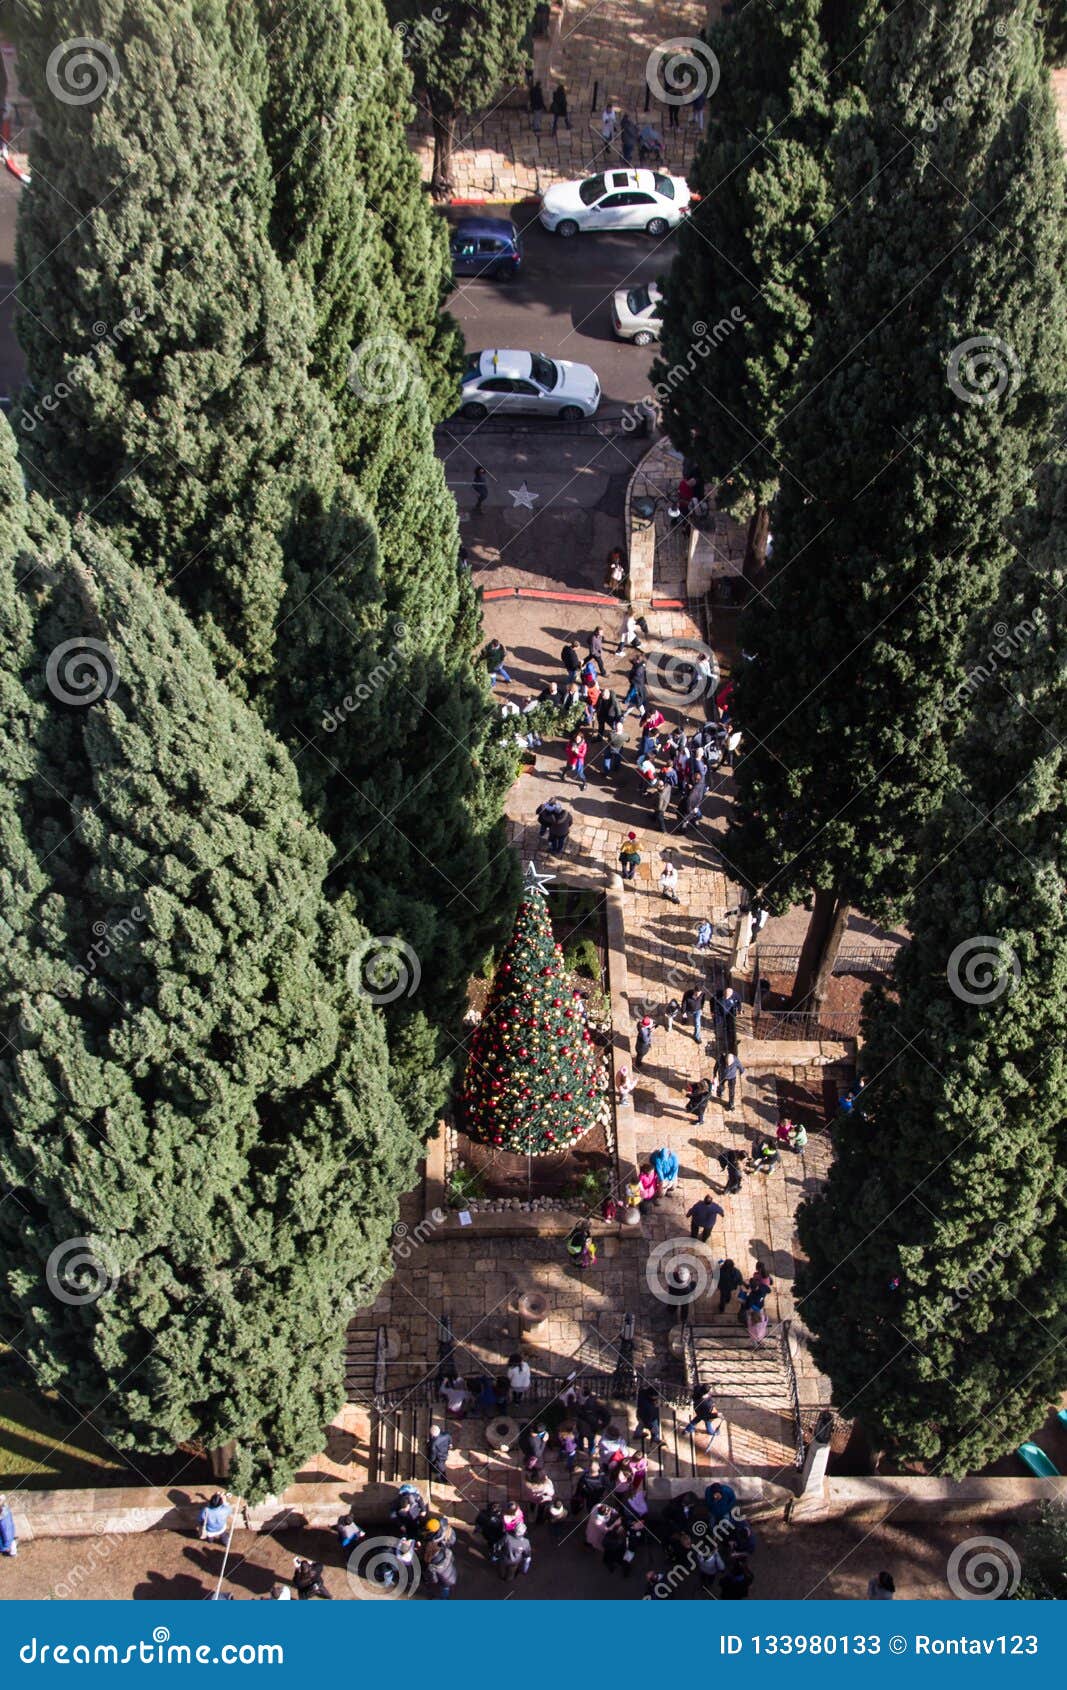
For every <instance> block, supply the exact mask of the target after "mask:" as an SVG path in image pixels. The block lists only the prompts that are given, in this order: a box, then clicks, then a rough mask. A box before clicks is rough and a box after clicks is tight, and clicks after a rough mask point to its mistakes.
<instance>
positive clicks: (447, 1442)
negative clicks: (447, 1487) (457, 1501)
mask: <svg viewBox="0 0 1067 1690" xmlns="http://www.w3.org/2000/svg"><path fill="white" fill-rule="evenodd" d="M451 1448H452V1435H451V1433H450V1432H444V1431H442V1430H441V1427H440V1426H439V1425H438V1424H437V1422H436V1421H434V1423H433V1425H432V1426H431V1427H430V1435H429V1437H428V1438H427V1439H426V1445H425V1449H424V1454H425V1456H426V1465H427V1467H428V1468H429V1469H430V1477H431V1478H433V1479H436V1480H437V1482H438V1484H442V1485H443V1484H447V1482H448V1474H447V1473H446V1472H445V1462H446V1461H447V1460H448V1455H449V1451H450V1450H451Z"/></svg>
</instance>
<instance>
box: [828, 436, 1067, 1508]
mask: <svg viewBox="0 0 1067 1690" xmlns="http://www.w3.org/2000/svg"><path fill="white" fill-rule="evenodd" d="M1065 588H1067V457H1065V456H1064V455H1063V452H1062V448H1061V452H1060V456H1059V460H1058V462H1057V463H1056V464H1055V465H1054V467H1053V468H1052V470H1051V471H1050V472H1049V474H1048V476H1047V478H1046V479H1045V480H1044V483H1043V486H1042V496H1041V500H1040V503H1039V507H1038V509H1037V511H1036V512H1034V513H1032V514H1031V516H1030V518H1029V519H1028V523H1027V528H1026V530H1025V531H1024V533H1023V535H1022V537H1021V540H1020V562H1019V564H1018V565H1017V566H1015V567H1013V569H1012V571H1011V576H1010V585H1009V590H1008V592H1007V593H1006V595H1005V597H1004V599H1003V600H1002V602H1001V603H1000V605H999V606H998V607H997V608H996V609H995V610H993V611H991V612H987V613H986V616H985V617H984V618H983V623H984V627H983V629H982V640H983V641H984V644H981V645H978V646H977V648H976V650H975V652H974V653H973V655H972V661H971V666H970V668H969V669H968V668H965V667H961V668H960V670H959V671H958V673H957V685H958V688H959V691H960V694H961V697H967V696H973V698H974V702H975V706H976V708H975V713H974V724H973V727H972V729H971V730H970V732H969V734H968V735H967V737H966V739H965V740H964V742H963V745H962V751H961V755H960V774H959V777H958V785H956V786H954V788H953V789H952V791H951V792H950V793H949V795H948V797H947V799H946V802H945V805H944V807H943V810H942V811H941V813H940V814H939V815H938V817H937V818H936V821H935V823H934V825H933V826H932V828H931V831H930V834H929V836H928V838H927V841H926V856H925V860H926V861H927V863H928V864H929V867H928V869H927V871H926V873H925V874H924V875H923V878H922V880H921V882H920V885H919V890H918V895H917V897H916V899H915V903H914V907H913V911H912V916H911V924H912V929H913V933H914V937H913V939H912V941H911V943H910V945H909V946H908V948H907V949H906V950H905V952H904V953H903V955H902V957H901V959H900V962H899V964H898V967H897V970H896V976H895V979H894V981H893V982H892V986H891V988H890V989H883V990H879V991H877V992H876V993H875V994H874V996H873V997H872V998H871V999H869V1000H868V1012H867V1017H866V1038H865V1043H864V1049H863V1066H864V1070H865V1072H866V1073H867V1074H868V1076H869V1080H868V1084H867V1086H866V1088H865V1090H864V1093H863V1101H862V1108H861V1110H860V1111H859V1112H857V1113H856V1114H854V1115H852V1116H849V1117H848V1118H847V1119H841V1120H839V1121H838V1123H837V1124H836V1126H835V1129H834V1146H835V1152H836V1156H835V1161H834V1164H833V1166H832V1168H831V1171H830V1176H829V1180H828V1183H827V1185H826V1186H825V1188H824V1189H823V1191H822V1192H821V1193H820V1195H819V1196H818V1197H816V1198H814V1199H813V1200H811V1201H810V1202H809V1203H808V1204H807V1205H806V1206H805V1207H804V1208H803V1209H802V1210H801V1212H800V1216H799V1230H800V1238H801V1242H802V1244H803V1246H804V1249H805V1250H806V1251H807V1254H808V1257H809V1261H808V1263H807V1265H806V1266H805V1267H804V1269H803V1271H802V1273H801V1275H800V1278H799V1281H798V1289H799V1291H800V1292H801V1294H802V1302H801V1305H800V1306H801V1309H802V1312H803V1315H804V1319H805V1320H806V1321H807V1323H808V1325H809V1326H810V1327H811V1328H812V1330H813V1332H814V1334H815V1344H814V1349H815V1355H816V1357H817V1359H818V1360H819V1362H820V1364H821V1365H822V1366H823V1367H824V1368H825V1369H826V1371H827V1372H828V1373H829V1375H830V1378H831V1380H832V1382H833V1388H834V1399H833V1400H834V1402H835V1403H836V1404H837V1405H838V1407H839V1409H840V1410H841V1412H843V1413H844V1414H847V1415H849V1416H856V1417H858V1418H859V1419H860V1420H862V1422H863V1424H864V1426H865V1427H866V1428H867V1429H868V1431H869V1432H870V1433H871V1434H872V1435H873V1437H874V1439H875V1441H876V1442H877V1443H879V1444H883V1445H885V1446H887V1447H889V1448H891V1449H892V1450H893V1451H894V1452H895V1453H896V1455H897V1456H898V1457H902V1458H905V1459H912V1460H921V1461H925V1462H930V1463H933V1464H934V1468H935V1470H936V1471H938V1472H944V1473H948V1474H951V1475H959V1474H963V1473H967V1472H974V1471H975V1470H976V1469H978V1468H981V1467H982V1466H984V1465H985V1464H986V1463H987V1462H988V1461H990V1460H993V1459H995V1458H996V1457H997V1456H1000V1455H1003V1454H1005V1453H1006V1451H1008V1450H1009V1449H1012V1448H1014V1447H1015V1445H1016V1444H1017V1443H1018V1441H1019V1438H1020V1436H1025V1435H1026V1434H1027V1433H1028V1432H1030V1431H1032V1430H1033V1429H1034V1428H1035V1427H1036V1426H1037V1425H1039V1424H1040V1421H1041V1419H1042V1417H1043V1414H1044V1412H1045V1405H1046V1404H1047V1403H1049V1402H1053V1401H1056V1400H1058V1399H1059V1396H1060V1393H1061V1389H1062V1385H1063V1360H1062V1348H1063V1343H1064V1340H1065V1338H1067V1172H1065V1166H1064V1128H1063V1099H1064V1088H1065V1084H1067V1074H1065V1067H1064V1051H1063V1024H1064V1018H1065V1016H1067V906H1065V904H1064V896H1063V888H1064V884H1065V882H1067V796H1065V795H1067V755H1065V751H1064V746H1065V745H1067V677H1065V672H1064V665H1063V656H1062V653H1063V646H1064V640H1065V638H1067V618H1065V614H1064V604H1065V602H1067V601H1065V598H1064V589H1065Z"/></svg>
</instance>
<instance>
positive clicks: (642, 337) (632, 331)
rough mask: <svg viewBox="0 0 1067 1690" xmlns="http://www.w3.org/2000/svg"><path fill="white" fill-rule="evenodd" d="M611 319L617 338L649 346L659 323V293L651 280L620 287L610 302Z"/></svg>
mask: <svg viewBox="0 0 1067 1690" xmlns="http://www.w3.org/2000/svg"><path fill="white" fill-rule="evenodd" d="M611 323H612V327H613V328H614V330H615V333H616V334H617V335H618V337H619V339H620V340H632V341H633V343H634V345H635V346H651V344H652V342H653V341H654V340H658V339H659V334H660V329H661V328H662V327H663V294H662V292H661V291H660V289H659V288H658V287H657V286H656V284H655V282H649V283H648V285H647V286H645V285H644V283H642V285H641V286H640V287H636V288H620V289H619V291H618V293H616V295H615V297H614V299H613V300H612V302H611Z"/></svg>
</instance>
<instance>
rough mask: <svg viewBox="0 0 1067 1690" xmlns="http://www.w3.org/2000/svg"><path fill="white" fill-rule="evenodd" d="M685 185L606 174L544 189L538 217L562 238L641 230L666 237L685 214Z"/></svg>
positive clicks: (649, 173)
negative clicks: (598, 231)
mask: <svg viewBox="0 0 1067 1690" xmlns="http://www.w3.org/2000/svg"><path fill="white" fill-rule="evenodd" d="M689 200H690V194H689V184H688V183H687V182H686V181H684V180H683V178H682V177H681V176H668V175H667V173H666V172H665V171H662V170H631V169H629V168H627V169H625V170H606V171H604V172H602V173H601V174H600V175H598V176H586V177H585V179H584V180H583V181H581V182H557V183H556V185H555V186H554V187H552V188H546V189H545V193H544V197H543V199H542V201H541V211H540V218H541V222H542V223H543V224H544V226H545V228H546V229H549V230H554V231H555V233H556V234H557V235H563V236H564V237H567V236H570V235H577V234H578V233H579V231H587V230H590V229H594V230H595V229H643V230H644V231H645V233H646V234H647V235H655V236H661V235H666V234H668V233H669V232H670V230H671V229H674V228H677V226H678V224H679V223H680V222H681V221H682V218H683V217H684V216H685V215H686V213H687V212H688V210H689Z"/></svg>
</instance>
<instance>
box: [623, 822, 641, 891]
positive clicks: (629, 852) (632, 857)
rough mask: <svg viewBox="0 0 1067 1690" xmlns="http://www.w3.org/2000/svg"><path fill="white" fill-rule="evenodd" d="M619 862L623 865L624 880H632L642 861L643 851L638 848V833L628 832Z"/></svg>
mask: <svg viewBox="0 0 1067 1690" xmlns="http://www.w3.org/2000/svg"><path fill="white" fill-rule="evenodd" d="M619 862H620V864H621V865H622V867H621V870H620V872H621V874H622V878H623V879H624V880H632V879H633V877H634V875H635V874H636V873H637V870H638V866H639V864H640V862H641V853H640V851H639V850H638V848H637V835H636V833H628V834H627V835H626V838H625V839H624V840H623V842H622V846H621V847H620V850H619Z"/></svg>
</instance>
